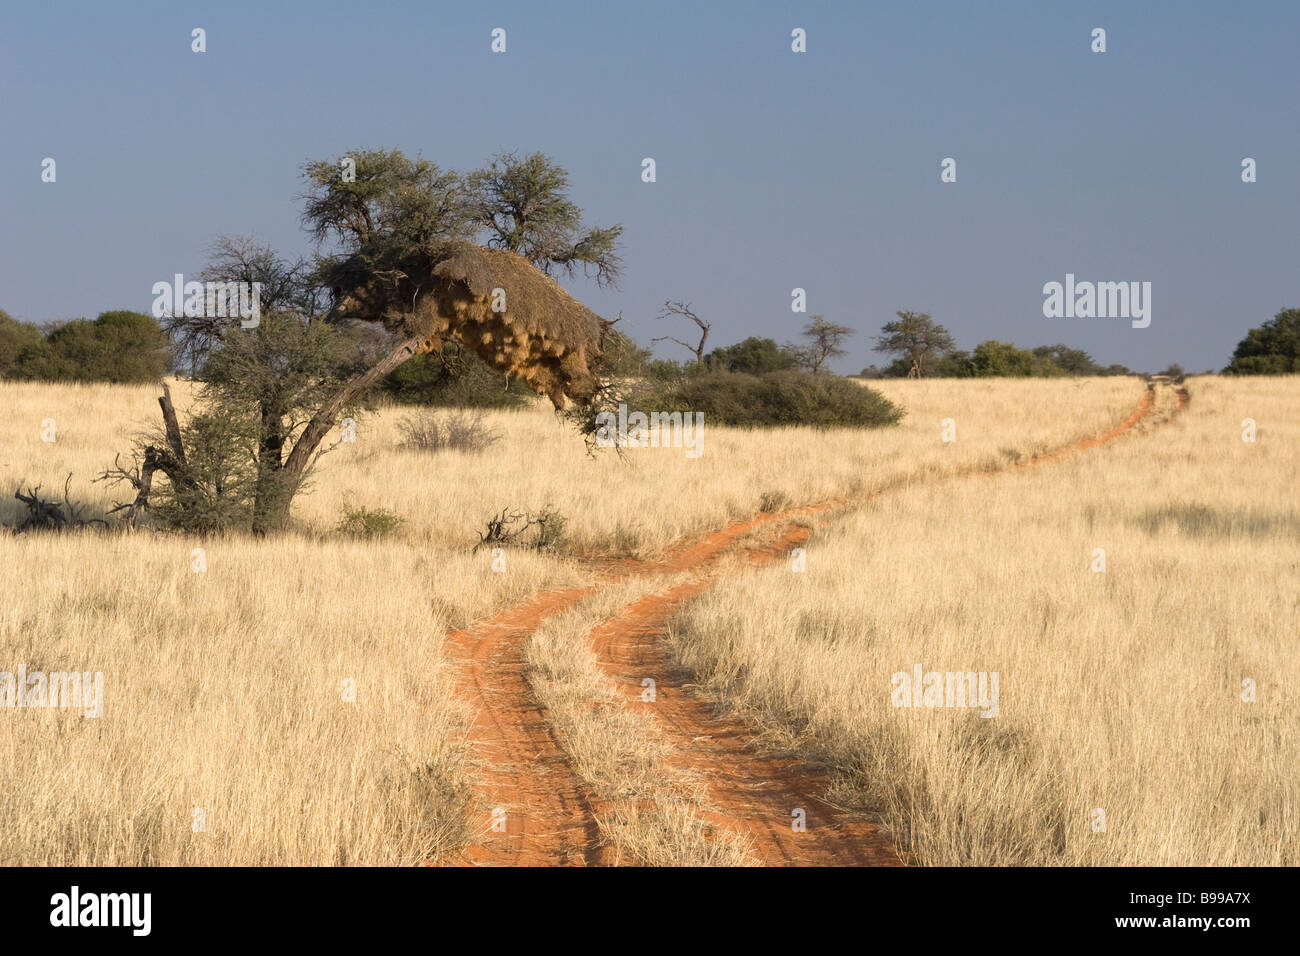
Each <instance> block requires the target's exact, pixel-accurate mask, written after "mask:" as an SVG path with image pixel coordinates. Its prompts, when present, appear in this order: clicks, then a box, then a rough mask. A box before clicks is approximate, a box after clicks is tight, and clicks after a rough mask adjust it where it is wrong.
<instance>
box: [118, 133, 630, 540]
mask: <svg viewBox="0 0 1300 956" xmlns="http://www.w3.org/2000/svg"><path fill="white" fill-rule="evenodd" d="M303 174H304V178H305V180H306V183H307V188H306V190H305V192H304V194H303V196H302V197H301V198H302V199H303V200H304V211H303V217H302V218H303V224H304V226H305V228H306V229H307V230H308V232H309V233H310V235H311V236H312V237H313V239H314V240H315V243H316V247H317V251H316V257H315V260H314V262H313V263H312V267H311V268H307V267H306V266H305V265H304V262H303V261H302V260H298V261H294V262H290V261H288V260H285V259H282V258H281V257H279V256H277V255H276V254H275V253H274V252H273V250H270V249H268V248H266V247H263V246H260V245H258V244H257V243H255V242H252V241H249V240H232V239H222V240H219V241H218V243H217V246H216V248H215V251H216V253H217V255H216V258H215V260H214V262H213V263H212V265H211V266H210V267H209V269H208V271H207V272H206V273H205V278H211V279H213V280H214V281H223V280H229V281H250V282H252V281H260V282H263V284H264V289H263V304H264V306H265V307H266V308H265V311H264V314H263V316H262V320H261V321H260V322H259V323H258V324H257V325H256V326H255V327H253V328H243V327H241V324H240V322H239V319H238V318H234V319H224V320H223V319H220V318H218V319H215V320H214V318H213V317H204V316H197V317H189V316H173V317H171V319H170V321H169V324H168V327H169V330H170V331H171V332H172V334H173V336H174V338H175V339H176V340H177V342H178V343H179V344H180V345H181V346H182V347H183V348H184V349H185V352H186V353H187V355H188V357H189V358H190V359H191V360H192V361H198V360H199V359H205V362H204V366H203V371H202V373H201V377H202V379H203V380H204V385H203V392H202V402H201V407H200V410H199V411H198V412H197V413H196V414H195V415H194V416H192V417H191V421H190V422H189V423H188V425H187V427H186V428H182V427H181V426H180V424H179V422H178V419H177V416H176V413H175V409H174V408H173V407H172V405H171V399H170V395H169V393H168V392H167V391H166V390H165V389H164V394H163V397H162V398H160V399H159V402H160V404H161V405H162V410H163V420H164V428H163V429H162V431H161V432H160V434H159V435H157V436H156V437H155V439H154V440H153V441H147V442H146V443H144V444H143V446H142V447H141V448H139V449H138V450H137V457H136V461H135V464H134V467H133V468H129V469H128V468H121V467H115V468H114V469H113V471H112V472H111V473H106V476H107V477H110V478H114V479H118V480H125V481H128V482H129V483H130V484H131V485H133V486H134V488H135V490H136V496H135V499H134V500H133V501H131V502H129V503H124V504H122V505H120V506H119V507H120V508H121V509H122V510H124V511H126V520H127V523H128V524H133V522H134V520H135V518H136V516H137V515H138V514H139V512H140V511H141V510H142V509H144V508H146V507H149V505H150V495H151V494H153V493H154V492H153V477H154V475H155V473H158V472H161V473H162V474H164V475H166V476H167V478H168V480H169V485H170V488H169V492H170V493H171V494H172V495H173V501H174V502H176V501H179V503H180V505H181V507H182V508H185V507H188V506H190V505H193V507H195V508H199V509H208V510H209V511H210V512H211V513H214V514H216V515H218V516H219V517H220V516H224V515H225V514H226V513H227V512H226V511H225V510H223V507H218V505H217V504H216V503H217V502H218V499H220V498H222V497H223V496H224V497H225V499H227V501H228V500H229V498H230V496H231V489H232V488H233V489H240V491H239V493H240V494H247V495H248V497H249V498H250V500H251V503H252V506H251V528H252V530H253V531H254V533H257V534H266V533H268V532H272V531H276V530H280V529H283V528H284V527H285V526H286V525H287V523H288V520H289V509H290V505H291V503H292V500H293V497H294V495H295V494H297V492H298V491H299V490H300V489H301V488H302V486H303V482H304V480H305V479H306V477H307V476H308V474H309V473H310V471H311V469H312V466H313V465H314V464H315V463H316V461H318V460H319V458H320V455H321V454H323V453H324V451H327V450H328V447H325V448H323V447H322V446H323V443H324V441H325V438H326V437H327V436H328V435H329V433H330V431H331V430H332V429H333V428H334V427H335V426H336V425H337V424H338V422H339V420H340V418H341V417H342V416H343V415H344V414H345V412H346V411H347V410H348V409H350V408H352V407H355V406H356V405H357V403H358V402H360V401H361V400H362V399H363V398H364V396H365V394H366V393H367V391H368V390H369V389H370V388H371V387H372V386H373V385H375V384H376V383H378V382H379V381H381V380H382V379H383V378H384V377H385V376H387V375H388V374H389V373H390V372H392V371H393V370H394V369H395V368H397V367H398V366H400V365H401V364H402V363H404V362H406V361H408V360H409V359H411V358H413V357H414V356H417V355H422V354H427V353H431V352H434V351H437V350H439V349H441V348H442V346H443V345H444V344H446V343H448V342H453V341H454V342H457V343H460V344H461V345H462V346H464V347H465V348H466V349H469V350H470V351H472V352H473V353H474V354H476V355H477V356H479V357H480V358H481V359H483V360H484V361H485V362H486V363H487V364H489V365H491V366H492V367H494V368H496V369H498V370H500V371H502V372H504V373H506V374H507V375H514V376H517V377H518V378H519V379H520V380H521V381H522V382H524V383H525V384H526V385H527V386H528V387H529V388H531V389H532V390H533V391H535V392H537V393H538V394H541V395H545V396H546V397H548V398H549V399H550V400H551V402H552V403H553V404H554V405H555V406H556V408H557V409H560V408H563V407H564V406H565V405H566V403H567V402H568V401H570V400H571V401H573V402H575V403H577V404H582V403H585V402H588V401H590V400H591V399H592V396H593V394H594V393H595V392H596V390H597V386H598V371H597V364H598V362H599V360H600V355H601V350H600V345H601V340H602V338H603V337H604V335H605V334H606V332H607V331H608V330H609V328H610V326H611V324H612V323H609V322H606V321H605V320H602V319H600V318H599V317H597V316H596V315H595V314H594V313H593V312H591V311H590V310H589V309H587V308H586V307H585V306H583V305H582V304H581V303H579V302H578V301H577V300H576V299H574V298H573V297H572V296H570V295H569V294H568V293H567V292H565V290H564V289H562V288H561V287H560V286H559V285H558V284H557V283H556V282H555V280H554V279H553V278H551V276H550V274H549V273H550V272H551V271H552V270H553V269H554V268H562V269H564V270H565V271H567V272H570V273H572V272H573V271H574V270H575V269H577V268H579V267H583V268H584V269H587V270H589V272H588V274H590V270H594V273H595V278H596V280H597V281H598V282H599V283H601V284H607V283H611V282H613V281H614V280H615V279H616V278H617V275H618V267H619V261H618V257H617V255H616V253H615V245H616V240H617V238H618V236H619V234H620V232H621V227H620V226H614V227H610V228H584V227H583V226H582V225H581V216H580V214H579V211H578V209H577V207H576V206H575V205H574V204H573V203H571V202H569V201H568V199H567V196H566V195H565V190H566V187H567V176H566V174H565V173H564V171H563V170H562V169H560V168H559V167H557V166H555V165H554V164H553V163H552V162H551V161H550V160H549V159H547V158H546V157H545V156H542V155H541V154H534V155H532V156H529V157H526V158H523V159H521V158H519V157H518V156H516V155H515V154H501V155H498V156H497V157H494V158H493V160H492V161H491V164H490V165H489V166H488V167H487V168H486V169H483V170H479V171H477V172H475V173H471V174H470V175H468V176H461V175H460V174H457V173H455V172H450V171H444V170H441V169H439V167H437V166H436V165H435V164H433V163H431V162H429V161H427V160H424V159H419V158H417V159H410V158H408V157H406V156H405V155H403V154H402V153H401V152H400V151H383V150H359V151H356V152H354V153H351V154H349V156H347V157H345V159H344V161H342V162H335V161H330V160H322V161H318V162H311V163H308V164H306V166H304V169H303ZM478 240H482V241H483V242H484V243H486V244H485V245H481V244H480V243H479V241H478ZM268 290H269V291H271V293H272V294H271V296H270V298H269V300H268V298H267V292H268ZM227 424H229V428H226V425H227ZM196 445H201V446H202V447H203V449H204V450H205V451H206V452H207V455H206V458H205V460H206V461H207V462H208V463H209V464H211V462H212V461H213V460H214V459H216V460H218V462H219V464H218V465H217V466H216V467H215V468H213V467H209V468H207V469H206V471H205V470H204V469H201V468H200V467H199V466H198V463H197V461H196V459H197V458H198V457H199V456H197V455H196V452H197V451H198V448H196V447H193V446H196ZM329 447H332V446H329ZM241 449H247V450H248V454H249V455H250V456H251V458H250V460H248V461H232V460H231V456H232V455H235V456H238V455H239V454H241V451H240V450H241ZM178 492H179V494H180V497H179V498H177V497H176V496H177V493H178ZM187 496H188V497H187ZM197 526H198V527H206V526H205V525H204V524H203V522H199V523H198V524H197Z"/></svg>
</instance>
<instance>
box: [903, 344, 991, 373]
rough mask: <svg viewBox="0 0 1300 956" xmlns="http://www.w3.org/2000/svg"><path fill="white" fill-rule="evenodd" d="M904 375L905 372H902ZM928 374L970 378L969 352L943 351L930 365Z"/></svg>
mask: <svg viewBox="0 0 1300 956" xmlns="http://www.w3.org/2000/svg"><path fill="white" fill-rule="evenodd" d="M903 374H904V375H906V374H907V373H906V372H903ZM930 374H931V375H932V376H934V377H935V378H970V377H971V375H973V374H974V372H973V371H972V370H971V358H970V353H969V352H963V351H959V350H953V351H951V352H945V353H944V354H943V355H940V356H939V357H938V358H937V359H935V360H934V362H933V364H932V365H931V366H930Z"/></svg>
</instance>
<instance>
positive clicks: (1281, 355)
mask: <svg viewBox="0 0 1300 956" xmlns="http://www.w3.org/2000/svg"><path fill="white" fill-rule="evenodd" d="M1223 371H1224V374H1226V375H1287V374H1291V373H1296V372H1300V309H1283V310H1282V311H1281V312H1279V313H1278V314H1277V315H1275V316H1273V318H1271V319H1269V320H1268V321H1267V322H1265V323H1264V324H1263V325H1261V326H1259V327H1258V328H1254V329H1251V330H1250V331H1249V332H1247V333H1246V337H1245V338H1244V339H1242V340H1241V342H1240V343H1238V345H1237V348H1236V351H1234V352H1233V353H1232V361H1231V362H1229V363H1228V367H1227V368H1225V369H1224V370H1223Z"/></svg>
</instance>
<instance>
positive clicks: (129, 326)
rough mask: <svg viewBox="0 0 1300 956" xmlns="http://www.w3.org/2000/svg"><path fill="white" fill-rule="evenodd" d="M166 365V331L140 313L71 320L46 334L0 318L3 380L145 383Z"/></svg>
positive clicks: (119, 312) (157, 376) (168, 348)
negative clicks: (92, 319)
mask: <svg viewBox="0 0 1300 956" xmlns="http://www.w3.org/2000/svg"><path fill="white" fill-rule="evenodd" d="M5 320H7V321H5ZM170 364H171V343H170V342H169V341H168V339H167V334H166V333H165V332H163V330H162V327H161V326H160V325H159V324H158V320H157V319H155V318H153V316H149V315H145V314H144V313H142V312H127V311H124V310H117V311H113V312H103V313H101V314H100V316H99V318H97V319H95V320H94V321H93V322H92V321H90V320H89V319H73V320H72V321H71V322H64V323H62V324H60V325H58V326H56V327H55V328H53V329H52V330H51V331H50V332H49V334H47V335H43V334H42V333H41V331H40V330H39V329H37V328H36V327H35V326H33V325H28V324H26V323H21V322H14V321H13V320H12V319H10V318H9V317H8V316H4V317H3V319H0V374H3V375H4V376H5V377H6V378H21V379H28V380H39V381H50V382H64V381H76V382H120V383H128V384H132V383H145V382H156V381H157V380H158V379H160V378H162V376H163V374H164V373H165V372H166V371H167V369H168V367H169V365H170Z"/></svg>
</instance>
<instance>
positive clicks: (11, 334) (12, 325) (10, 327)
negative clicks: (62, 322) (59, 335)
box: [0, 309, 46, 378]
mask: <svg viewBox="0 0 1300 956" xmlns="http://www.w3.org/2000/svg"><path fill="white" fill-rule="evenodd" d="M45 348H46V344H45V336H44V335H43V334H42V333H41V330H40V329H39V328H37V327H36V326H35V325H33V324H32V323H30V322H19V321H18V320H17V319H15V318H14V317H13V316H11V315H10V314H9V313H8V312H5V311H4V310H3V309H0V377H2V378H8V377H10V376H11V375H13V374H16V372H17V368H18V365H19V363H20V360H21V359H22V357H23V356H24V355H26V356H27V357H28V360H29V361H30V360H31V358H32V357H33V356H34V355H35V354H36V353H39V352H40V351H41V350H42V349H45Z"/></svg>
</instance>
